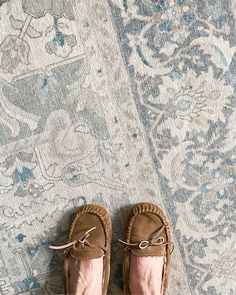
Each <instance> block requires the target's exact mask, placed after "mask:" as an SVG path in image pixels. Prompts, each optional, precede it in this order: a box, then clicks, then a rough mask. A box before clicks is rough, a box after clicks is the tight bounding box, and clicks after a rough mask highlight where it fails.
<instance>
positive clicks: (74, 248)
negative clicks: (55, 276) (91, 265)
mask: <svg viewBox="0 0 236 295" xmlns="http://www.w3.org/2000/svg"><path fill="white" fill-rule="evenodd" d="M111 239H112V225H111V218H110V216H109V214H108V212H107V211H106V209H105V208H103V207H101V206H98V205H85V206H83V207H81V208H80V209H79V211H78V212H77V215H76V217H75V219H74V221H73V222H72V225H71V228H70V232H69V236H68V241H67V244H66V245H64V246H59V247H56V246H50V248H51V249H65V257H64V261H65V263H64V272H65V284H64V286H65V294H66V295H68V294H70V290H69V286H70V269H69V267H68V261H69V258H70V257H73V258H74V259H76V260H78V261H79V260H81V259H94V258H99V257H103V286H102V295H106V294H107V289H108V282H109V277H110V258H111V254H110V253H111Z"/></svg>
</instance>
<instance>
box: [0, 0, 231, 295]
mask: <svg viewBox="0 0 236 295" xmlns="http://www.w3.org/2000/svg"><path fill="white" fill-rule="evenodd" d="M235 16H236V2H235V1H234V0H231V1H230V0H224V1H223V0H214V1H211V0H102V1H99V2H98V1H96V0H81V1H75V0H58V1H56V0H44V1H43V0H42V1H33V0H22V1H21V0H16V1H12V0H0V28H1V34H0V294H4V295H5V294H7V295H8V294H9V295H10V294H34V295H36V294H62V293H63V288H62V265H63V253H61V252H53V251H51V250H49V249H48V245H49V244H51V243H53V244H61V243H63V242H64V241H65V239H66V233H67V230H68V226H69V224H70V222H71V220H72V218H73V216H74V214H75V213H76V208H77V207H78V206H81V205H83V204H87V203H98V204H101V205H103V206H105V207H106V208H108V210H109V212H110V214H111V215H112V218H113V221H114V228H113V232H114V243H113V256H112V261H113V263H112V269H111V283H110V287H109V294H122V284H123V282H122V248H121V247H120V245H119V244H118V243H117V242H116V240H117V239H118V238H120V237H122V236H123V231H124V224H125V219H126V216H127V212H128V210H129V208H130V207H131V206H132V204H134V203H136V202H139V201H150V202H156V203H158V204H159V205H160V206H162V207H163V209H164V210H165V212H166V214H167V215H168V217H169V219H170V222H171V225H172V231H173V240H174V243H175V252H174V254H173V259H172V268H171V277H170V286H169V289H168V294H170V295H178V294H181V295H189V294H192V295H208V294H209V295H223V294H224V295H234V294H236V287H235V280H236V215H235V210H236V168H235V164H236V156H235V155H236V132H235V126H234V125H235V120H236V93H235V89H236V55H235V48H236V46H235V45H236V26H235Z"/></svg>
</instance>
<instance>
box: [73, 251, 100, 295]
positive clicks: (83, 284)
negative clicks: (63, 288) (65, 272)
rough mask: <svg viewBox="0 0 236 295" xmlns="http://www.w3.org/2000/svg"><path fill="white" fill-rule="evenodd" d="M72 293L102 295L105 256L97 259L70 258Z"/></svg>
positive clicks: (77, 294)
mask: <svg viewBox="0 0 236 295" xmlns="http://www.w3.org/2000/svg"><path fill="white" fill-rule="evenodd" d="M69 270H70V294H73V295H94V294H96V295H101V294H102V280H103V257H99V258H96V259H84V260H80V261H76V260H75V259H74V258H70V260H69Z"/></svg>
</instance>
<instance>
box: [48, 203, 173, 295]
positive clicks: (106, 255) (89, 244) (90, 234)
mask: <svg viewBox="0 0 236 295" xmlns="http://www.w3.org/2000/svg"><path fill="white" fill-rule="evenodd" d="M111 241H112V223H111V218H110V215H109V214H108V212H107V211H106V209H105V208H103V207H101V206H99V205H94V204H91V205H85V206H82V207H81V208H80V209H79V211H78V212H77V214H76V217H75V219H74V221H73V222H72V225H71V228H70V231H69V236H68V241H67V244H66V245H64V246H59V247H55V246H51V247H50V248H52V249H65V257H64V261H65V263H64V272H65V284H64V287H65V294H67V295H68V294H70V290H69V286H70V270H69V268H68V261H69V258H70V256H72V257H73V258H74V259H77V260H78V261H79V260H81V259H94V258H99V257H103V263H104V264H103V265H104V267H103V286H102V295H105V294H107V289H108V283H109V277H110V260H111ZM120 242H122V243H123V244H124V245H125V250H124V260H123V276H124V294H131V292H130V288H129V280H130V278H129V273H130V265H129V264H130V255H131V253H133V254H134V255H137V256H164V257H165V259H164V261H165V265H164V267H163V275H162V293H161V294H162V295H165V294H166V289H167V285H168V276H169V269H170V255H171V253H172V251H173V243H172V242H171V233H170V225H169V222H168V219H167V217H166V216H165V214H164V213H163V211H162V209H161V208H160V207H158V206H157V205H155V204H152V203H139V204H137V205H135V206H134V207H133V208H132V209H131V211H130V214H129V217H128V221H127V229H126V234H125V241H120Z"/></svg>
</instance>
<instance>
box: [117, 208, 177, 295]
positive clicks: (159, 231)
mask: <svg viewBox="0 0 236 295" xmlns="http://www.w3.org/2000/svg"><path fill="white" fill-rule="evenodd" d="M120 242H122V243H123V244H125V245H126V247H125V251H124V261H123V275H124V294H131V292H130V287H129V281H130V255H131V253H133V254H134V255H137V256H164V257H165V265H164V269H163V276H162V293H161V294H162V295H165V294H166V289H167V285H168V276H169V269H170V255H171V253H172V251H173V243H172V242H171V233H170V225H169V222H168V219H167V217H166V216H165V214H164V213H163V211H162V209H161V208H160V207H158V206H157V205H155V204H151V203H139V204H137V205H135V206H134V207H133V208H132V209H131V212H130V215H129V217H128V222H127V231H126V237H125V242H123V241H121V240H120Z"/></svg>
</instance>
